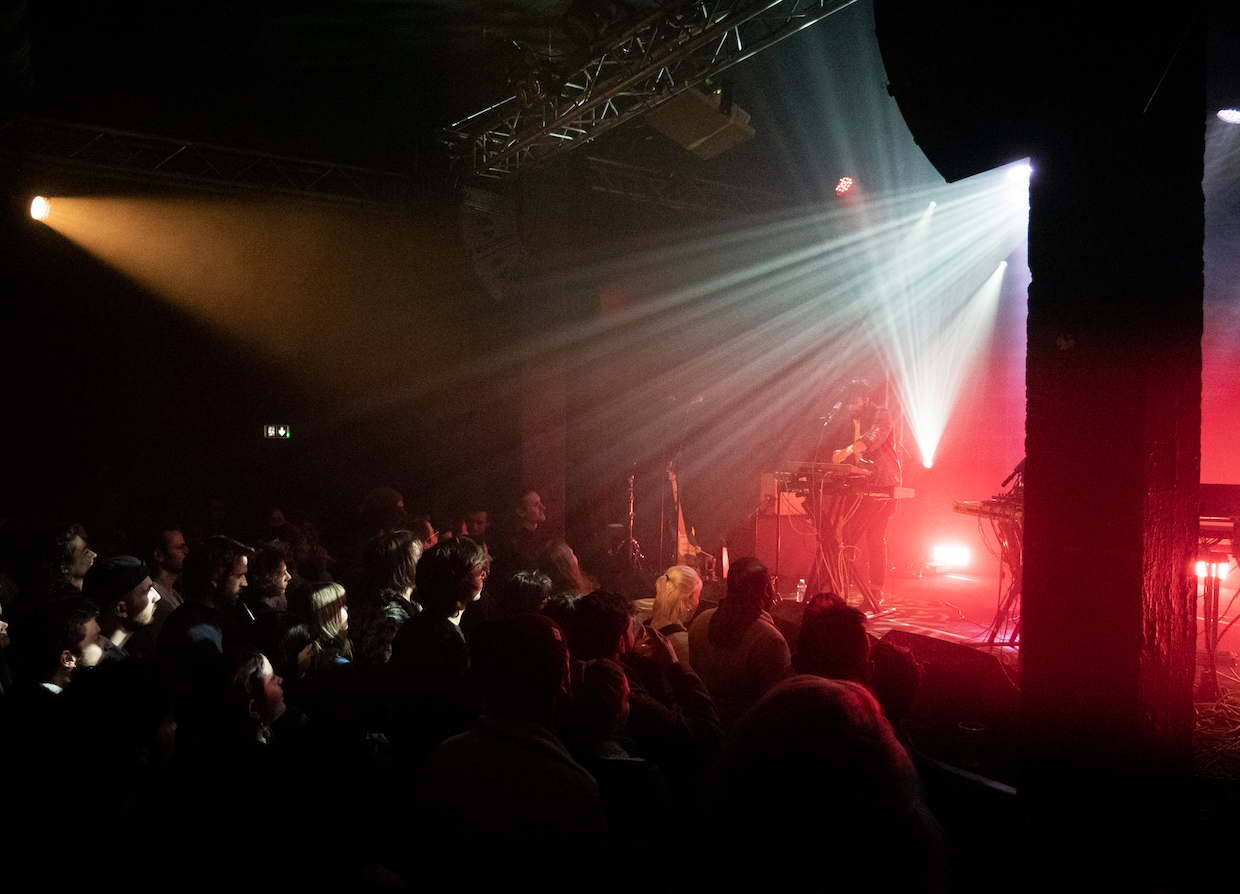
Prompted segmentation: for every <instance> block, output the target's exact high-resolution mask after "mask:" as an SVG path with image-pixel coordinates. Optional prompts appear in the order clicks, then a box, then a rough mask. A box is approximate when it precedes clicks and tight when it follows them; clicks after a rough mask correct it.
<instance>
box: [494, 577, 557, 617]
mask: <svg viewBox="0 0 1240 894" xmlns="http://www.w3.org/2000/svg"><path fill="white" fill-rule="evenodd" d="M550 595H551V578H549V577H547V575H545V574H543V573H542V572H541V571H518V572H516V573H515V574H513V576H512V577H510V578H508V580H507V581H505V582H504V585H503V587H502V589H501V590H500V593H499V608H500V611H501V612H502V613H503V615H504V616H505V617H515V616H517V615H526V614H532V613H534V612H537V611H539V610H540V609H541V608H542V607H543V604H544V603H545V602H546V601H547V597H548V596H550Z"/></svg>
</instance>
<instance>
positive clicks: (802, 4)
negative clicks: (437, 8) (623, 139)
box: [441, 0, 856, 177]
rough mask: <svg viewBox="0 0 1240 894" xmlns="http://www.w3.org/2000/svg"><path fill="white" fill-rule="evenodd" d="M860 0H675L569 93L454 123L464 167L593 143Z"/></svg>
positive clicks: (579, 75) (592, 65) (501, 166)
mask: <svg viewBox="0 0 1240 894" xmlns="http://www.w3.org/2000/svg"><path fill="white" fill-rule="evenodd" d="M855 2H856V0H831V2H828V0H679V2H677V0H673V2H670V3H667V4H666V5H664V6H662V7H660V8H659V9H657V10H655V11H654V12H652V13H650V14H648V15H647V16H646V17H645V18H643V19H641V20H639V21H638V22H637V23H636V24H634V25H633V26H631V27H630V28H629V29H628V30H627V31H625V32H624V33H623V34H622V35H620V36H619V37H617V38H615V39H613V40H612V41H611V43H610V46H609V47H608V48H607V49H606V50H605V51H604V52H603V53H602V54H601V55H598V56H596V57H595V58H593V59H591V61H590V62H589V64H588V65H586V66H584V67H583V68H581V69H580V70H578V71H576V72H574V73H573V74H571V75H569V76H568V77H567V78H565V79H564V82H563V86H562V87H561V88H560V89H559V92H558V93H557V94H556V95H554V96H551V97H549V98H547V99H546V100H545V101H541V102H536V103H534V104H533V105H531V106H529V107H523V106H522V105H521V103H520V102H519V101H518V99H517V98H516V97H515V96H514V97H511V98H509V99H506V100H504V101H503V102H500V103H497V104H496V105H493V106H491V107H490V108H487V109H483V110H482V111H480V112H477V113H475V114H473V115H471V116H470V117H468V118H465V119H463V120H461V121H458V122H456V123H455V124H453V125H451V126H450V127H448V128H446V129H445V130H444V131H443V132H442V134H441V137H442V139H443V141H444V142H445V143H446V144H447V145H448V147H449V151H450V152H451V153H452V155H453V157H454V159H455V161H456V162H457V165H458V169H459V170H460V171H461V172H462V173H466V174H474V175H479V176H489V177H502V176H505V175H511V174H515V173H516V172H517V171H518V169H519V168H520V167H521V166H522V165H529V164H534V163H537V162H541V161H544V160H545V159H547V158H549V157H551V156H553V155H556V154H558V153H560V152H565V151H567V150H569V149H573V148H575V147H576V146H579V145H581V144H582V143H587V142H589V141H591V140H593V139H594V138H595V137H597V136H599V134H601V133H603V132H604V131H606V130H608V129H610V128H612V127H615V126H616V125H617V124H620V123H622V122H624V121H627V120H629V119H630V118H633V117H635V116H637V115H640V114H642V113H643V112H646V111H648V110H649V109H652V108H654V107H655V106H656V105H658V104H660V103H662V102H665V101H666V100H668V99H671V98H672V97H673V96H675V95H676V94H678V93H680V92H682V91H684V90H687V89H688V88H689V87H693V86H695V85H697V84H700V83H702V82H703V81H705V80H706V79H707V78H709V77H712V76H715V75H718V74H720V73H721V72H723V71H726V70H727V69H728V68H730V67H732V66H733V65H736V64H737V63H738V62H742V61H744V60H745V59H748V58H749V57H751V56H753V55H754V54H756V53H758V52H760V51H762V50H764V49H766V48H767V47H769V46H772V45H773V44H775V43H777V42H779V41H780V40H783V39H784V38H785V37H789V36H791V35H793V34H795V33H797V32H798V31H801V30H803V29H805V28H808V27H809V26H810V25H813V24H815V23H816V22H819V21H821V20H822V19H824V18H826V17H827V16H829V15H832V14H833V13H836V12H838V11H840V10H841V9H844V8H845V7H848V6H851V5H852V4H853V3H855Z"/></svg>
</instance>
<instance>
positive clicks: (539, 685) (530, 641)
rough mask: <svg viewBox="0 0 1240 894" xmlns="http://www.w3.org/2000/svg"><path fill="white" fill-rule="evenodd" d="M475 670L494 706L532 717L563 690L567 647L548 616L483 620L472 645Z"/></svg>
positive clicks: (517, 714) (475, 676) (480, 686)
mask: <svg viewBox="0 0 1240 894" xmlns="http://www.w3.org/2000/svg"><path fill="white" fill-rule="evenodd" d="M470 659H471V661H472V672H473V675H474V678H475V680H476V681H477V683H478V687H479V689H480V690H481V691H482V694H483V695H484V696H485V697H486V699H487V701H488V702H489V703H490V704H491V707H492V708H494V709H496V710H497V711H498V712H499V713H501V714H507V715H509V716H513V717H522V718H527V719H533V718H535V717H537V715H538V714H539V712H540V711H542V710H543V709H544V708H546V707H547V706H548V705H550V704H553V703H554V701H555V699H556V698H557V697H558V696H559V695H560V694H561V693H562V692H563V690H564V683H565V680H564V677H565V672H566V671H567V669H568V644H567V643H566V642H565V641H564V634H563V632H562V631H561V630H560V628H559V627H558V626H557V625H556V623H555V622H554V621H552V620H551V619H550V618H548V617H546V616H545V615H521V616H520V617H517V618H508V619H506V620H500V621H483V622H482V623H480V624H479V625H478V626H477V627H475V628H474V632H473V637H472V639H471V642H470Z"/></svg>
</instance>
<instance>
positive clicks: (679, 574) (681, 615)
mask: <svg viewBox="0 0 1240 894" xmlns="http://www.w3.org/2000/svg"><path fill="white" fill-rule="evenodd" d="M701 595H702V577H701V575H699V574H698V573H697V572H696V571H694V570H693V569H692V568H690V567H689V566H688V565H673V566H672V567H671V568H669V569H667V571H665V572H664V573H663V574H662V575H660V576H659V579H658V580H657V581H655V584H654V623H655V624H658V625H659V626H664V625H666V624H684V623H685V622H686V621H688V620H689V619H690V618H691V617H693V611H694V609H696V608H697V604H698V597H700V596H701Z"/></svg>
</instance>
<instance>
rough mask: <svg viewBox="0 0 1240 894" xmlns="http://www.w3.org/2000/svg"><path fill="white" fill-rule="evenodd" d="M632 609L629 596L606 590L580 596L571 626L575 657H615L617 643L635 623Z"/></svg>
mask: <svg viewBox="0 0 1240 894" xmlns="http://www.w3.org/2000/svg"><path fill="white" fill-rule="evenodd" d="M632 610H633V603H632V601H630V600H629V599H628V597H626V596H622V595H620V594H619V593H610V592H608V591H606V590H595V591H594V592H593V593H589V594H587V595H585V596H582V597H581V598H580V599H578V600H577V602H576V605H574V607H573V615H572V620H571V621H570V622H569V628H568V637H569V646H570V647H571V648H572V652H573V658H574V659H575V660H577V661H590V660H592V659H595V658H614V657H615V656H616V654H617V651H618V650H617V646H616V644H617V643H618V642H619V640H620V638H621V637H622V636H624V634H625V631H627V630H629V629H630V626H631V625H632V623H633V617H632Z"/></svg>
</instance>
